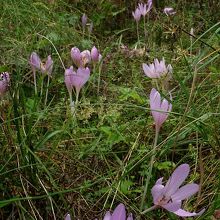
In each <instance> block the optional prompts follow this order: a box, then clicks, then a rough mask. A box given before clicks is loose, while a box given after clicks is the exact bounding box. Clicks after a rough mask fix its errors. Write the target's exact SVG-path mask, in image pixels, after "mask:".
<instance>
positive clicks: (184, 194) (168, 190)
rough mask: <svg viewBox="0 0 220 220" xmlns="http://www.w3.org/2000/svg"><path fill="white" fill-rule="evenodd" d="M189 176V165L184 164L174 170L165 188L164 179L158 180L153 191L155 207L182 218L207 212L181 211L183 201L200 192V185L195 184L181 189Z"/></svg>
mask: <svg viewBox="0 0 220 220" xmlns="http://www.w3.org/2000/svg"><path fill="white" fill-rule="evenodd" d="M188 175H189V165H188V164H182V165H180V166H178V167H177V168H176V169H175V170H174V172H173V173H172V175H171V177H170V178H169V180H168V181H167V183H166V185H165V186H164V185H162V180H163V177H162V178H160V179H158V180H157V181H156V184H155V185H154V186H153V188H152V190H151V193H152V196H153V202H154V205H155V206H160V207H162V208H164V209H166V210H168V211H169V212H173V213H174V214H176V215H178V216H182V217H191V216H196V215H201V214H202V213H203V212H204V211H205V210H204V209H203V210H202V211H200V212H199V213H195V212H192V213H191V212H187V211H185V210H183V209H181V205H182V200H184V199H188V198H189V197H191V196H192V195H193V194H195V193H196V192H198V190H199V185H198V184H195V183H190V184H186V185H184V186H182V187H180V186H181V185H182V184H183V182H184V181H185V179H186V178H187V176H188Z"/></svg>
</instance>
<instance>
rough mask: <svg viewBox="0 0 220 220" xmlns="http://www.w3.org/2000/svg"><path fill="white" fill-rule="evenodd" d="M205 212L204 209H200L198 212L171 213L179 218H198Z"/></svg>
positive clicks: (179, 210)
mask: <svg viewBox="0 0 220 220" xmlns="http://www.w3.org/2000/svg"><path fill="white" fill-rule="evenodd" d="M204 212H205V209H202V210H201V211H200V212H198V213H196V212H187V211H185V210H183V209H178V210H177V211H175V212H173V213H174V214H176V215H178V216H181V217H191V216H198V215H202V214H203V213H204Z"/></svg>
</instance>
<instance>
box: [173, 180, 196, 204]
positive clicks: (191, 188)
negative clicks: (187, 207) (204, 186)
mask: <svg viewBox="0 0 220 220" xmlns="http://www.w3.org/2000/svg"><path fill="white" fill-rule="evenodd" d="M198 190H199V185H198V184H195V183H191V184H187V185H185V186H183V187H181V188H180V189H178V190H177V191H176V193H174V194H173V195H172V196H171V198H172V200H173V201H175V200H184V199H187V198H189V197H190V196H192V195H193V194H195V193H197V192H198Z"/></svg>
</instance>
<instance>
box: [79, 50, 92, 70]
mask: <svg viewBox="0 0 220 220" xmlns="http://www.w3.org/2000/svg"><path fill="white" fill-rule="evenodd" d="M90 61H91V54H90V51H89V50H84V51H82V52H81V63H82V66H83V67H85V66H86V64H87V63H89V62H90Z"/></svg>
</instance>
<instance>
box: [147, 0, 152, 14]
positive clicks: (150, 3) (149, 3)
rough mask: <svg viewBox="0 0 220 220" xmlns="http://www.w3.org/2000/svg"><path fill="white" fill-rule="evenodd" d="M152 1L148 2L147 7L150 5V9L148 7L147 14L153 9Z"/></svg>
mask: <svg viewBox="0 0 220 220" xmlns="http://www.w3.org/2000/svg"><path fill="white" fill-rule="evenodd" d="M152 4H153V3H152V0H148V2H147V5H148V7H147V13H148V12H149V11H150V10H151V8H152Z"/></svg>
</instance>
